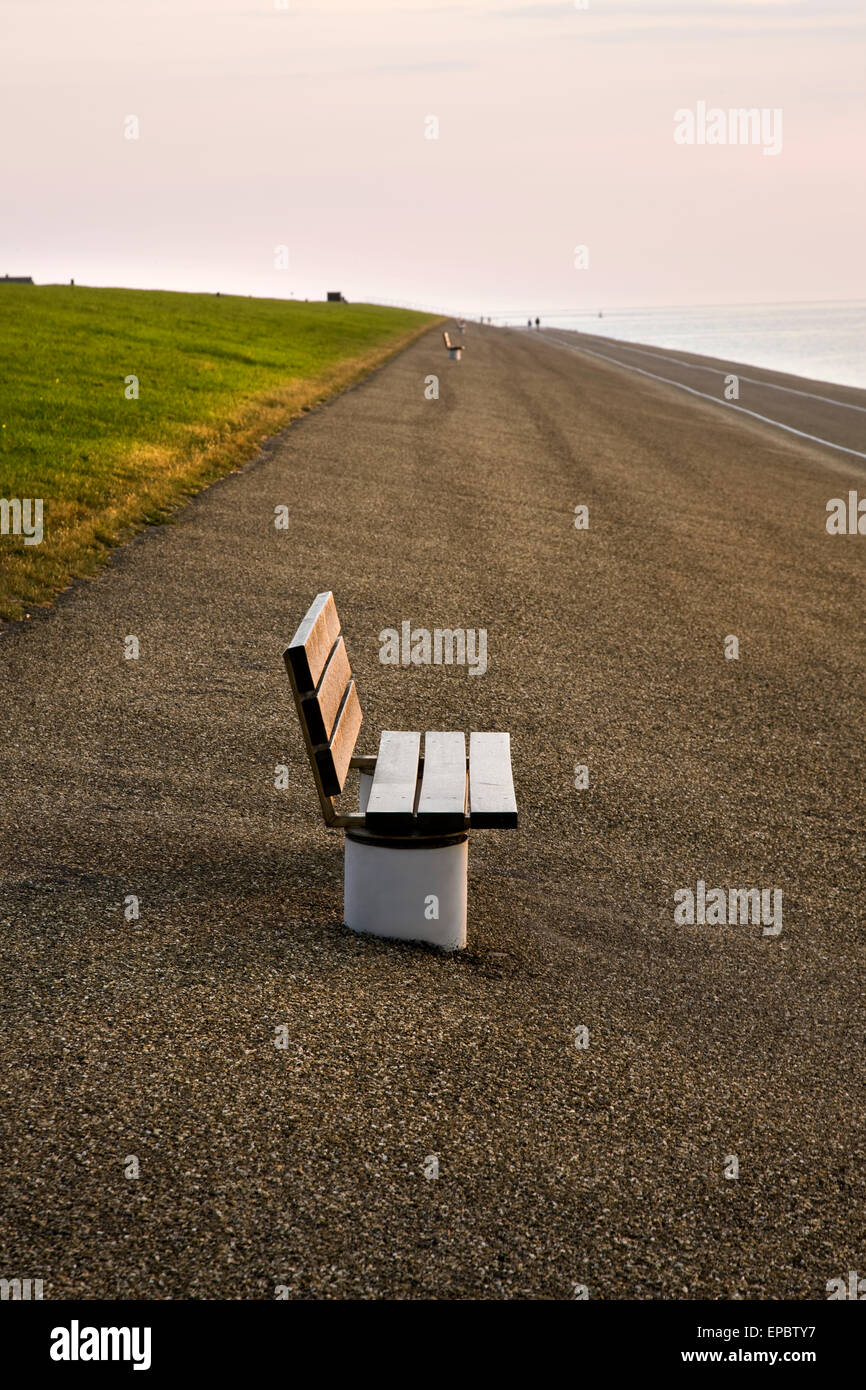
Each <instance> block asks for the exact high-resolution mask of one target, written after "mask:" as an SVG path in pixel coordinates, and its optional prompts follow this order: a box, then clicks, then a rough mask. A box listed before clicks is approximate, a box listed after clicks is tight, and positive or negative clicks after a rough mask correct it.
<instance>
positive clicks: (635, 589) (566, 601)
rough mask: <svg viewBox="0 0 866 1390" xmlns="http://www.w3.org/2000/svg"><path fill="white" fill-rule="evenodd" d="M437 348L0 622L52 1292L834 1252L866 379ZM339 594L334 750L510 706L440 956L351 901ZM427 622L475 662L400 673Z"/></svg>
mask: <svg viewBox="0 0 866 1390" xmlns="http://www.w3.org/2000/svg"><path fill="white" fill-rule="evenodd" d="M465 342H466V351H465V354H464V357H463V360H462V362H460V363H457V362H451V361H449V360H448V359H447V357H446V354H445V353H444V351H443V349H442V344H441V335H440V334H439V333H431V334H428V335H426V336H425V337H423V338H421V339H420V340H419V341H417V342H416V343H414V344H413V345H412V346H411V347H410V348H408V349H407V350H406V351H405V352H403V353H402V354H401V355H400V356H398V357H397V358H395V359H394V360H392V361H391V362H389V363H388V364H387V365H385V366H384V367H382V368H381V369H380V370H378V371H377V372H375V373H374V374H373V375H372V376H370V377H369V378H368V379H367V380H365V381H364V382H363V383H361V384H360V385H358V386H356V387H354V388H353V389H351V390H349V391H346V392H345V393H344V394H343V395H341V396H339V397H338V398H337V399H336V400H334V401H332V402H331V403H329V404H328V405H325V406H323V407H321V408H319V409H316V410H313V411H311V412H310V413H309V414H308V415H306V416H305V417H304V418H303V419H302V420H300V421H298V422H296V423H295V424H293V425H291V426H290V427H289V428H288V429H286V430H285V431H284V432H283V433H282V434H281V435H279V436H277V437H276V438H274V439H272V440H269V441H268V442H267V443H266V444H265V445H264V446H263V449H262V451H261V454H260V455H259V456H258V457H257V458H256V459H255V460H253V461H252V462H251V463H250V464H249V465H248V466H247V467H246V468H245V469H244V470H243V471H240V472H238V473H235V474H232V475H231V476H229V477H227V478H225V479H223V480H222V481H220V482H218V483H216V484H214V485H213V486H211V487H210V488H208V489H207V490H206V491H204V492H203V493H201V494H200V495H199V496H197V497H196V498H195V499H194V500H193V501H192V502H190V504H189V505H188V506H187V507H185V508H184V510H183V511H182V512H181V513H179V515H178V517H177V518H176V520H175V522H174V524H171V525H165V526H158V527H153V528H149V529H148V530H147V531H146V532H144V533H143V534H141V535H139V536H138V537H136V538H135V539H134V540H133V541H132V542H131V543H129V544H128V545H126V546H125V547H123V548H121V549H120V550H118V551H117V552H116V553H115V554H114V556H113V559H112V562H111V564H110V566H109V567H108V568H107V570H106V571H105V572H104V573H103V574H101V575H100V576H99V577H98V578H97V579H95V580H93V581H92V582H87V583H78V584H76V585H74V586H73V588H72V589H70V590H69V591H68V592H67V593H65V594H64V595H62V596H61V598H60V599H59V601H58V602H57V604H56V605H55V607H54V608H53V609H51V610H45V611H41V610H34V613H33V617H32V620H31V621H29V622H22V623H16V624H10V625H9V626H8V627H7V628H6V629H5V631H4V632H3V633H2V635H0V691H2V703H3V709H4V716H5V717H4V719H3V727H4V738H3V740H2V745H0V749H2V751H0V768H2V782H3V786H4V789H5V790H4V796H3V800H2V806H0V834H2V839H3V844H4V854H3V869H2V879H0V922H2V932H0V989H2V993H3V997H4V1000H5V1004H6V1007H5V1010H4V1018H3V1024H2V1028H3V1032H4V1043H3V1051H4V1057H5V1059H6V1064H5V1066H4V1069H3V1073H2V1079H0V1105H2V1134H3V1141H2V1171H3V1175H4V1202H3V1204H2V1211H0V1248H2V1251H3V1257H4V1264H5V1267H6V1268H7V1269H17V1270H19V1271H20V1272H21V1274H22V1276H23V1275H28V1276H32V1277H34V1278H36V1277H38V1278H42V1279H43V1281H44V1284H45V1297H46V1298H51V1299H62V1298H112V1299H116V1298H132V1299H146V1298H193V1299H215V1298H230V1299H272V1298H274V1297H275V1290H276V1289H277V1288H283V1289H285V1290H287V1291H288V1293H287V1296H289V1297H295V1298H413V1299H414V1298H461V1299H467V1298H482V1299H498V1298H509V1299H514V1298H517V1299H524V1298H526V1299H537V1298H556V1299H559V1298H572V1297H574V1296H575V1289H576V1288H583V1289H586V1290H587V1291H588V1296H589V1297H590V1298H591V1299H612V1298H623V1299H648V1298H665V1299H695V1298H720V1299H732V1298H743V1299H754V1298H783V1297H788V1298H794V1299H804V1300H808V1299H823V1298H824V1297H826V1293H825V1289H826V1285H827V1281H828V1280H830V1279H833V1278H835V1277H837V1276H839V1277H841V1276H845V1275H846V1272H847V1271H848V1270H849V1269H857V1268H859V1267H861V1266H862V1259H863V1254H862V1217H861V1212H862V1191H863V1176H862V1175H863V1171H864V1162H866V1136H864V1128H863V1102H864V1077H863V1067H862V1055H863V1038H864V1033H866V1008H864V991H863V948H864V940H863V913H862V904H863V900H864V886H866V883H864V855H863V845H862V838H863V837H862V827H863V815H864V793H863V787H864V781H866V777H864V771H866V769H864V745H863V728H864V717H866V691H864V682H863V669H864V655H866V653H864V645H866V643H864V634H863V622H862V594H863V580H864V575H866V539H864V538H863V537H862V536H856V535H831V534H829V533H828V531H827V529H826V525H825V521H826V517H827V503H828V501H829V500H830V499H832V498H834V497H847V494H848V492H849V490H852V489H855V490H856V489H858V488H859V490H860V495H861V496H862V495H864V494H866V478H864V472H863V460H862V458H858V457H857V452H859V451H866V445H864V443H863V431H862V426H861V424H860V422H861V421H862V420H863V418H864V417H863V414H862V413H861V411H862V410H863V408H864V407H866V392H864V391H858V390H855V389H853V388H845V387H828V386H827V384H826V383H821V384H820V385H818V384H816V383H810V382H804V381H802V380H800V379H797V378H782V377H781V376H779V375H778V374H772V373H761V372H760V371H758V370H755V369H753V368H749V369H748V370H747V371H745V370H744V371H743V372H742V373H741V375H742V376H743V377H744V378H745V377H747V376H748V377H751V378H755V379H756V382H757V384H749V383H746V382H741V383H740V395H739V399H738V401H737V402H736V404H739V405H740V406H742V407H744V409H743V410H739V411H731V410H727V409H726V408H725V402H724V399H723V398H722V399H721V400H719V399H706V398H705V396H706V395H712V394H715V395H716V396H720V395H721V386H720V383H719V380H718V375H717V374H719V375H721V376H724V375H729V374H730V372H731V371H732V370H733V371H734V374H737V373H736V368H735V367H734V368H733V369H732V368H731V365H730V364H725V363H712V362H708V361H698V360H696V359H693V360H692V361H691V362H688V361H686V365H685V366H682V365H677V364H676V363H674V362H673V361H669V362H664V361H659V360H656V359H648V358H646V357H641V356H639V355H638V354H637V353H636V352H635V351H634V349H631V350H630V351H629V350H627V349H626V348H625V347H624V346H623V345H620V346H619V347H614V348H612V349H610V351H609V350H608V347H605V346H604V342H603V340H599V339H598V338H596V337H593V338H592V340H591V341H589V342H588V341H587V340H586V339H584V338H582V337H580V335H578V336H577V337H575V338H574V339H572V338H571V337H570V335H568V334H565V333H562V332H560V331H558V330H557V331H554V330H551V333H550V335H549V336H548V334H547V332H546V331H545V330H542V331H541V332H539V333H535V332H534V331H533V332H532V333H528V332H526V331H525V330H523V331H510V330H506V329H496V328H487V327H480V326H478V325H476V324H469V325H467V330H466V337H465ZM584 349H592V354H594V355H591V353H590V351H588V350H584ZM652 351H653V352H658V351H659V350H658V349H652ZM605 353H607V355H608V356H614V357H616V358H618V359H619V360H618V361H613V362H612V361H608V360H605V358H604V356H602V355H600V354H605ZM672 356H676V357H679V358H680V359H682V360H685V359H684V358H683V354H681V353H678V354H673V355H672ZM635 367H641V368H643V369H645V370H644V371H643V372H642V371H636V370H634V368H635ZM647 370H648V371H649V372H651V373H653V374H654V375H647V374H646V371H647ZM431 375H433V376H436V377H437V378H438V391H439V394H438V398H436V399H428V398H427V396H426V395H425V382H426V381H428V379H429V377H430V376H431ZM660 375H661V376H664V375H670V376H673V377H676V379H677V380H681V383H682V384H684V385H686V386H691V387H693V388H694V390H696V391H700V392H702V393H704V394H702V395H697V394H694V393H693V391H689V390H683V389H681V385H672V384H667V383H666V382H664V381H659V380H657V379H656V377H658V376H660ZM779 385H782V386H786V387H789V388H791V389H790V390H785V391H779V390H777V389H775V388H776V387H777V386H779ZM798 392H804V393H806V394H804V395H799V394H797V393H798ZM750 393H752V394H751V395H750ZM821 395H823V396H824V397H826V398H827V399H826V400H824V401H823V402H822V401H821V400H817V399H814V397H815V396H821ZM852 406H853V407H856V409H851V408H850V407H852ZM752 408H754V413H753V414H747V413H745V412H746V409H750V410H751V409H752ZM774 411H775V412H777V413H778V414H779V415H780V417H781V421H782V423H785V424H787V425H788V426H789V427H790V428H789V430H788V431H785V430H783V429H779V428H777V427H775V426H774V425H772V424H769V423H766V421H765V420H761V419H758V418H755V417H756V416H757V415H763V416H765V417H773V412H774ZM792 429H797V430H800V433H799V434H794V433H791V432H790V430H792ZM806 434H810V435H814V436H817V437H820V438H823V439H825V440H827V441H828V443H826V444H820V443H816V442H814V441H812V440H809V439H807V438H805V437H803V436H804V435H806ZM831 443H832V444H835V445H837V446H841V447H835V448H834V447H829V445H830V444H831ZM279 506H287V507H288V513H289V525H288V529H286V530H278V529H276V528H275V527H274V525H273V518H274V512H275V508H277V507H279ZM577 507H584V508H586V509H587V518H588V526H586V527H583V528H579V527H578V526H576V525H575V520H576V517H577V513H576V511H575V508H577ZM325 589H332V590H333V592H334V595H335V598H336V601H337V606H338V609H339V612H340V616H341V619H342V624H343V632H344V636H345V640H346V645H347V648H348V652H349V657H350V659H351V662H352V667H353V672H354V674H355V676H356V679H357V683H358V688H359V693H360V697H361V703H362V706H363V709H364V715H365V721H364V724H363V726H362V729H361V734H360V739H359V743H358V751H359V752H362V753H375V751H376V746H377V739H378V734H379V731H380V730H382V729H421V730H427V729H431V730H436V729H463V730H465V731H466V732H469V731H470V730H477V729H481V730H483V729H503V730H509V731H510V733H511V740H512V753H513V761H514V768H515V782H516V790H517V802H518V807H519V810H520V817H521V820H520V828H519V830H517V831H516V832H498V831H487V832H485V833H484V834H483V835H482V834H474V835H472V836H471V837H470V847H469V948H468V950H467V951H466V952H465V953H460V954H457V955H450V956H446V955H440V954H439V953H437V952H435V951H433V950H430V949H427V948H422V947H417V946H413V945H405V944H398V943H393V942H388V941H383V940H374V939H369V938H362V937H357V936H355V935H353V934H352V933H350V932H349V931H348V930H347V929H346V928H345V927H344V926H342V925H341V908H342V881H341V871H342V856H341V837H340V835H339V834H337V833H334V832H328V831H326V829H325V827H324V826H323V824H322V820H321V815H320V812H319V810H318V805H317V801H316V795H315V791H314V786H313V781H312V776H311V774H310V770H309V766H308V764H307V761H306V757H305V753H304V748H303V744H302V741H301V735H300V732H299V729H298V725H297V718H296V715H295V713H294V710H293V707H292V701H291V694H290V690H289V686H288V682H287V680H286V677H285V673H284V670H283V666H282V656H281V653H282V649H283V647H284V646H285V644H286V643H287V642H288V641H289V639H290V638H291V636H292V634H293V632H294V630H295V628H296V626H297V624H298V622H299V621H300V619H301V617H302V616H303V614H304V612H305V611H306V609H307V608H308V606H309V604H310V602H311V601H312V599H313V597H314V596H315V595H316V594H317V593H319V592H320V591H322V590H325ZM406 620H409V621H410V622H411V623H412V624H414V625H418V626H423V627H425V628H428V629H435V628H445V627H451V628H465V629H475V630H479V629H484V630H485V631H486V644H487V645H486V669H485V671H484V673H483V674H482V675H478V676H476V677H472V676H471V675H470V673H469V670H468V669H467V668H466V667H463V666H452V667H443V666H433V665H431V666H418V667H403V666H396V665H394V666H392V665H387V664H383V663H382V662H381V661H380V659H379V652H380V640H379V634H380V632H382V631H383V630H384V629H389V628H390V629H397V630H400V628H401V623H402V622H404V621H406ZM128 635H135V636H137V637H138V639H139V652H140V654H139V656H138V658H137V659H135V660H125V659H124V643H125V639H126V637H127V636H128ZM731 636H734V637H736V638H737V647H738V654H737V656H735V657H731V656H730V655H727V656H726V650H728V651H729V650H730V645H729V644H728V640H727V639H729V638H730V637H731ZM278 766H287V767H288V769H289V775H288V779H287V780H288V786H287V789H285V790H277V788H276V787H275V784H274V780H275V779H274V770H275V768H276V767H278ZM578 766H581V767H584V768H586V769H587V770H588V785H587V786H585V787H584V788H583V789H578V788H577V787H576V786H575V780H576V768H577V767H578ZM698 883H704V884H705V885H707V886H708V887H710V886H716V885H720V886H722V887H724V888H726V889H727V888H744V889H748V888H758V889H767V890H779V891H780V892H781V893H782V895H783V897H782V901H783V912H782V925H781V930H780V931H779V932H778V933H777V934H768V933H767V931H766V929H765V928H764V927H762V925H761V924H754V923H746V924H743V923H738V924H736V925H731V924H730V923H728V924H726V925H715V924H710V923H709V922H707V921H704V922H695V923H693V924H683V923H682V922H678V921H676V920H675V915H674V913H675V894H676V893H677V892H678V891H680V890H682V889H685V888H688V889H690V890H693V889H695V888H696V885H697V884H698ZM130 897H134V898H135V899H136V900H137V912H138V916H137V917H134V918H132V919H128V918H127V916H126V913H125V905H126V906H128V905H129V899H130ZM283 1025H287V1028H288V1040H289V1041H288V1046H287V1047H286V1048H277V1047H275V1045H274V1039H275V1030H277V1029H279V1028H280V1027H282V1026H283ZM580 1029H585V1030H586V1035H585V1037H584V1035H583V1034H579V1035H578V1034H577V1033H576V1030H580ZM578 1036H579V1037H580V1039H581V1045H577V1042H576V1038H577V1037H578ZM584 1042H585V1043H586V1045H583V1043H584ZM432 1155H435V1156H437V1158H438V1171H439V1176H438V1177H436V1178H433V1179H430V1178H428V1177H426V1176H425V1164H426V1161H427V1160H428V1158H429V1157H430V1156H432ZM130 1156H135V1157H136V1158H137V1159H138V1163H139V1169H140V1176H139V1177H137V1178H134V1179H130V1178H128V1177H126V1176H125V1171H126V1169H128V1168H129V1164H128V1159H129V1158H130ZM731 1156H734V1157H736V1159H737V1164H736V1167H737V1171H738V1176H737V1177H736V1178H733V1179H732V1178H731V1177H730V1176H726V1172H727V1173H730V1172H731V1171H732V1165H731V1164H730V1162H729V1160H730V1158H731ZM426 1166H427V1167H428V1169H429V1164H426ZM858 1260H859V1261H860V1265H858Z"/></svg>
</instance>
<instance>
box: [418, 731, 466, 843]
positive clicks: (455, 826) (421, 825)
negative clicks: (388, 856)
mask: <svg viewBox="0 0 866 1390" xmlns="http://www.w3.org/2000/svg"><path fill="white" fill-rule="evenodd" d="M465 815H466V737H465V735H464V734H459V733H457V734H450V733H449V734H442V733H428V734H425V735H424V773H423V776H422V778H421V795H420V797H419V798H418V829H419V830H425V831H431V832H435V831H437V830H441V831H443V832H444V831H449V830H462V829H463V826H464V823H465Z"/></svg>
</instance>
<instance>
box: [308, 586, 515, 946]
mask: <svg viewBox="0 0 866 1390" xmlns="http://www.w3.org/2000/svg"><path fill="white" fill-rule="evenodd" d="M284 658H285V663H286V670H287V671H288V674H289V680H290V681H291V685H292V693H293V695H294V698H295V706H296V708H297V711H298V716H299V719H300V723H301V730H302V733H303V736H304V743H305V745H306V749H307V754H308V756H309V759H310V765H311V767H312V770H313V778H314V781H315V784H316V791H317V793H318V797H319V803H320V805H321V808H322V813H323V815H324V818H325V823H326V824H327V825H328V826H331V827H333V828H335V829H341V830H345V831H346V832H347V833H346V899H345V911H346V922H347V924H348V925H349V926H354V927H355V929H356V930H359V931H372V932H375V933H376V934H377V935H381V936H401V937H404V938H408V939H411V940H427V941H435V942H436V944H438V945H445V946H449V947H453V946H457V945H459V946H462V945H465V934H466V862H467V853H466V848H465V846H466V842H467V840H468V832H469V831H470V830H481V829H503V830H504V829H513V828H515V827H516V826H517V803H516V800H515V796H514V783H513V780H512V774H511V738H510V735H509V734H506V733H471V734H470V735H469V756H468V758H467V756H466V739H465V735H464V734H462V733H441V732H438V731H437V732H431V733H426V734H425V735H424V747H423V752H422V749H421V734H420V733H418V732H396V731H393V730H386V731H385V732H384V733H382V734H381V736H380V739H379V751H378V753H377V754H376V756H375V757H372V756H356V755H355V751H354V750H355V744H356V742H357V739H358V733H359V730H360V728H361V722H362V719H363V715H362V713H361V705H360V701H359V699H358V692H357V688H356V686H355V681H354V679H353V677H352V671H351V667H350V666H349V659H348V656H347V654H346V645H345V642H344V641H343V637H342V635H341V632H340V621H339V618H338V617H337V608H336V605H335V603H334V596H333V594H332V593H330V592H328V593H324V594H319V595H318V596H317V597H316V599H315V600H314V602H313V604H312V606H311V607H310V609H309V611H308V612H307V615H306V617H305V618H304V620H303V622H302V623H301V625H300V627H299V628H298V630H297V632H296V633H295V635H294V637H293V638H292V640H291V642H290V643H289V646H288V647H287V648H286V651H285V653H284ZM350 769H357V771H358V772H359V773H360V775H361V776H360V780H361V796H360V803H361V809H360V810H359V811H351V812H338V811H337V809H336V808H335V806H334V797H335V796H339V795H340V794H341V793H342V792H343V789H344V787H345V785H346V781H347V778H348V774H349V770H350ZM461 847H462V848H461ZM394 850H400V851H401V852H400V854H397V855H395V854H393V851H394ZM454 850H458V851H461V852H460V853H459V854H457V855H455V854H454V853H453V851H454ZM374 851H379V852H380V853H374ZM381 851H385V852H387V851H392V853H390V854H389V853H386V856H385V858H384V859H383V857H382V853H381ZM441 851H448V852H450V853H440V852H441ZM365 852H366V853H365ZM410 856H411V858H410ZM418 856H421V858H420V860H419V858H418ZM461 861H462V868H461ZM461 872H462V885H461V882H460V875H461ZM437 883H439V884H440V887H441V889H442V892H441V893H439V892H437V887H436V886H435V884H437ZM413 885H417V892H415V887H414V886H413ZM422 889H423V890H424V891H423V893H422V891H421V890H422ZM461 894H462V910H461V906H460V902H461ZM419 895H420V896H419ZM431 895H432V896H433V897H435V898H436V906H437V910H440V915H439V916H438V917H429V918H428V917H425V916H424V915H423V912H421V913H420V915H419V912H418V911H416V909H418V906H419V903H422V905H423V903H424V902H426V900H427V899H428V898H429V897H431ZM443 895H444V897H445V898H446V899H447V902H448V904H449V909H448V910H449V913H450V916H449V917H448V918H446V917H445V915H444V914H443V913H442V912H441V902H440V899H441V897H442V896H443ZM416 898H417V899H418V901H417V902H416ZM427 910H428V911H432V908H430V906H429V904H428V905H427ZM461 911H462V920H461ZM353 919H354V920H353Z"/></svg>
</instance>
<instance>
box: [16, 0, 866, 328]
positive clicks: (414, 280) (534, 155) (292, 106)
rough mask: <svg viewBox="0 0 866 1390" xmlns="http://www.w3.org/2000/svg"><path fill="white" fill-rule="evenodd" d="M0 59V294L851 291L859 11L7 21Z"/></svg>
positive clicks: (586, 295)
mask: <svg viewBox="0 0 866 1390" xmlns="http://www.w3.org/2000/svg"><path fill="white" fill-rule="evenodd" d="M0 51H2V53H3V82H2V92H0V119H2V128H3V131H4V136H3V142H2V151H3V153H2V179H0V274H3V273H8V274H12V275H16V274H25V275H27V274H29V275H32V276H33V277H34V279H35V280H36V281H37V282H40V283H46V282H58V281H68V280H69V279H70V277H74V278H75V279H76V281H77V282H78V283H82V284H92V285H128V286H135V287H148V288H150V287H152V288H165V289H178V290H206V291H215V290H220V291H221V292H223V293H234V294H254V295H268V296H274V297H279V298H285V297H289V296H295V297H298V298H305V297H309V298H311V299H320V298H323V297H324V294H325V292H326V291H327V290H341V291H342V292H343V293H344V294H345V296H346V297H347V298H348V299H349V300H354V301H358V300H372V301H379V302H386V303H387V302H391V303H400V304H409V305H417V306H419V307H429V308H433V309H441V310H443V311H446V312H453V313H461V312H462V313H465V314H473V315H478V314H491V315H493V316H494V317H496V316H501V315H507V314H509V313H512V312H514V313H518V314H521V315H522V314H524V313H533V314H534V313H536V312H540V313H542V314H550V313H553V312H561V313H579V312H583V311H593V312H594V311H596V310H597V309H612V308H617V307H636V306H644V305H646V306H649V305H693V304H743V303H762V302H764V303H766V302H785V301H806V300H813V301H814V300H846V299H847V300H851V299H863V298H866V274H864V259H866V257H864V247H866V187H864V167H863V166H864V161H863V149H864V135H866V62H864V59H866V6H864V4H863V3H862V0H658V3H648V2H647V0H619V2H618V0H588V5H587V6H586V7H585V8H584V7H582V5H581V4H578V5H576V4H575V3H574V0H556V2H555V3H550V2H549V0H535V2H534V3H533V0H524V3H508V0H465V3H458V0H453V2H452V0H427V3H408V2H407V0H379V3H371V4H367V3H364V0H336V3H331V0H0ZM701 102H703V103H705V105H706V107H707V108H714V107H717V108H720V109H721V110H722V111H724V112H727V111H728V110H730V109H731V108H739V107H749V108H758V109H759V110H762V109H766V110H767V112H773V111H781V113H782V114H781V126H780V131H781V135H782V140H781V149H780V151H779V152H778V153H776V154H769V155H767V154H765V153H764V149H763V147H762V146H761V145H760V144H754V145H748V144H747V145H736V146H734V145H733V144H730V143H726V144H698V143H694V144H686V143H677V141H676V140H675V138H674V132H675V127H676V124H677V122H676V120H675V113H676V112H682V111H683V110H686V111H690V112H697V110H698V103H701ZM130 117H135V119H136V121H137V133H138V138H137V139H134V138H128V137H129V135H130V133H131V132H132V131H133V130H134V129H135V126H134V124H133V123H131V122H130ZM431 117H434V118H435V120H436V122H437V123H438V130H437V127H436V126H434V125H433V123H432V122H431V120H430V118H431ZM434 130H437V134H438V138H429V136H430V135H431V133H432V132H433V131H434ZM577 247H584V248H586V249H585V251H583V252H579V253H576V248H577ZM277 248H287V250H278V249H277Z"/></svg>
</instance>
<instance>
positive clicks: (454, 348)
mask: <svg viewBox="0 0 866 1390" xmlns="http://www.w3.org/2000/svg"><path fill="white" fill-rule="evenodd" d="M442 338H443V340H444V342H445V346H446V347H447V349H448V356H449V357H451V358H453V359H454V360H455V361H456V362H459V361H460V355H461V353H462V352H463V344H462V343H452V341H451V334H450V333H448V332H445V333H443V334H442Z"/></svg>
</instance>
